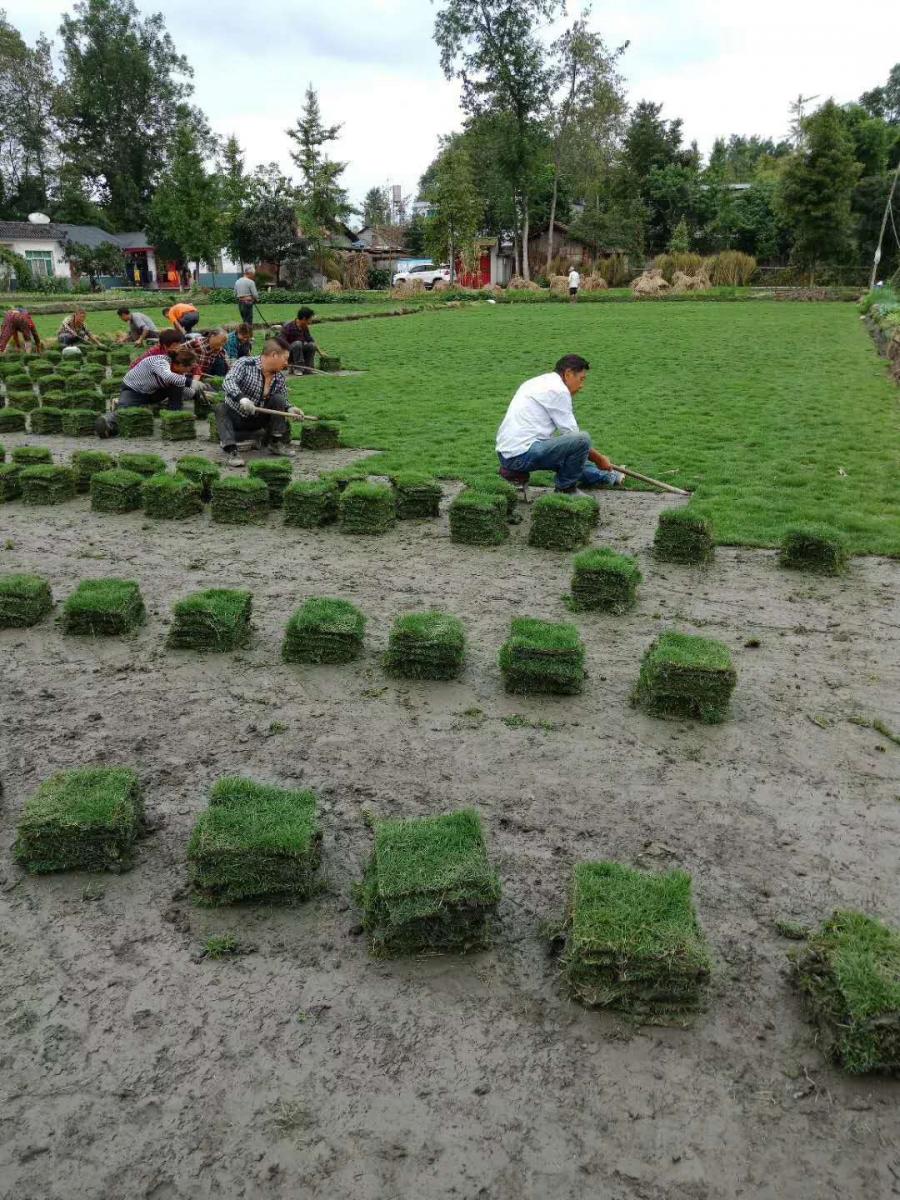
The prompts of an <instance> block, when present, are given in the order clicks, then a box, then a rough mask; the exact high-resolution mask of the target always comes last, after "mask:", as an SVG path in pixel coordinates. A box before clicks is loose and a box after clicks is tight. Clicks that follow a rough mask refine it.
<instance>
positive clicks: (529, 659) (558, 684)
mask: <svg viewBox="0 0 900 1200" xmlns="http://www.w3.org/2000/svg"><path fill="white" fill-rule="evenodd" d="M500 670H501V672H502V674H503V683H504V685H505V687H506V690H507V691H508V692H517V693H529V692H544V693H550V694H554V695H559V696H574V695H577V694H578V693H579V692H580V691H581V690H582V688H583V687H584V646H583V645H582V643H581V638H580V637H579V635H578V630H577V629H576V628H575V626H574V625H567V624H554V623H553V622H552V621H538V620H536V619H534V618H533V617H516V618H514V620H513V622H512V629H511V632H510V637H509V640H508V641H506V642H504V644H503V646H502V647H501V649H500Z"/></svg>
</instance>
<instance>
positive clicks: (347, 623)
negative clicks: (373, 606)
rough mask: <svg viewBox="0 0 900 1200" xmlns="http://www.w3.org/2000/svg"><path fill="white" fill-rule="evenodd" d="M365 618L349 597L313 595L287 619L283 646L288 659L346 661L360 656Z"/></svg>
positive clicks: (282, 655)
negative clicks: (348, 599) (336, 598)
mask: <svg viewBox="0 0 900 1200" xmlns="http://www.w3.org/2000/svg"><path fill="white" fill-rule="evenodd" d="M365 630H366V618H365V617H364V616H363V614H362V613H361V612H360V611H359V609H358V608H355V607H354V606H353V605H352V604H350V603H349V602H348V601H347V600H330V599H326V598H318V597H315V598H312V599H310V600H307V601H306V603H305V604H304V605H303V606H302V607H301V608H299V609H298V610H297V611H296V612H295V613H294V615H293V616H292V617H291V619H290V621H288V625H287V629H286V631H285V635H284V644H283V646H282V648H281V657H282V658H283V659H284V661H285V662H294V663H345V662H352V661H353V659H355V658H359V656H360V654H362V649H363V636H364V634H365Z"/></svg>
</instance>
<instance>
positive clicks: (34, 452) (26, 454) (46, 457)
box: [12, 446, 53, 467]
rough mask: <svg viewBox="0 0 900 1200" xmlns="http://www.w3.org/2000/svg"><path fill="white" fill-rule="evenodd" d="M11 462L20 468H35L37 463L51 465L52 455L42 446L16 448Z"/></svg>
mask: <svg viewBox="0 0 900 1200" xmlns="http://www.w3.org/2000/svg"><path fill="white" fill-rule="evenodd" d="M12 460H13V462H14V463H18V465H19V466H20V467H36V466H37V465H38V464H39V463H52V462H53V455H52V454H51V453H50V451H49V450H47V449H46V448H45V447H44V446H16V448H15V450H13V452H12Z"/></svg>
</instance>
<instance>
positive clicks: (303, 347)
mask: <svg viewBox="0 0 900 1200" xmlns="http://www.w3.org/2000/svg"><path fill="white" fill-rule="evenodd" d="M315 365H316V343H315V342H291V366H292V367H302V368H303V369H304V371H305V370H307V369H308V368H309V367H314V366H315Z"/></svg>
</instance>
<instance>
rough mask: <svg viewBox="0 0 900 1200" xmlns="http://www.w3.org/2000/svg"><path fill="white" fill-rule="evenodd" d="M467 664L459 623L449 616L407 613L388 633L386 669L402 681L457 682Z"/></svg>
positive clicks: (436, 613) (462, 633) (463, 634)
mask: <svg viewBox="0 0 900 1200" xmlns="http://www.w3.org/2000/svg"><path fill="white" fill-rule="evenodd" d="M465 661H466V635H465V631H464V629H463V625H462V621H460V619H459V618H458V617H454V616H451V615H450V614H449V613H441V612H424V613H408V614H407V615H406V616H402V617H398V618H397V620H396V621H395V622H394V627H393V629H392V630H391V635H390V640H389V642H388V650H387V654H386V655H385V658H384V665H385V669H386V670H388V671H390V672H391V674H393V675H399V676H402V677H403V678H405V679H456V678H458V676H460V675H461V674H462V671H463V667H464V666H465Z"/></svg>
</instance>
